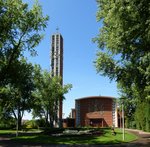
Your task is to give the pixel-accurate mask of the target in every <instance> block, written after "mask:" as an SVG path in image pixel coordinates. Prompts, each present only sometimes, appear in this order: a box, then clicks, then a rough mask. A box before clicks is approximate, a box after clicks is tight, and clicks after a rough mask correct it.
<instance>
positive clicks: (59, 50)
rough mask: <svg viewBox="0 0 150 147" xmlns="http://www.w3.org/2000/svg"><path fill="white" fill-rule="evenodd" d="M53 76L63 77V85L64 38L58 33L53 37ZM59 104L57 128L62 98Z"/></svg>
mask: <svg viewBox="0 0 150 147" xmlns="http://www.w3.org/2000/svg"><path fill="white" fill-rule="evenodd" d="M57 31H58V30H57ZM51 74H52V76H59V77H61V84H62V85H63V37H62V35H61V34H60V33H58V32H57V33H55V34H53V35H52V36H51ZM58 104H59V105H58V112H57V118H58V122H56V124H55V126H56V127H57V126H61V121H62V105H63V104H62V98H59V102H58Z"/></svg>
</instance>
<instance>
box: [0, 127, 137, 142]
mask: <svg viewBox="0 0 150 147" xmlns="http://www.w3.org/2000/svg"><path fill="white" fill-rule="evenodd" d="M103 131H104V134H103V135H100V136H92V135H90V136H86V135H83V136H82V135H81V136H72V135H70V136H57V137H54V136H49V135H42V134H40V133H39V134H34V133H33V134H32V135H31V134H30V135H28V133H26V134H23V136H22V135H21V136H18V137H12V140H15V141H19V142H20V141H21V142H32V143H33V142H34V143H42V144H118V143H122V142H123V141H122V132H121V130H120V129H115V131H116V133H117V134H116V136H113V135H112V134H111V129H103ZM1 133H5V131H2V132H1V131H0V134H1ZM6 133H7V131H6ZM11 133H15V132H13V131H12V132H11ZM135 139H137V137H136V136H135V135H133V134H130V133H128V132H125V141H124V142H130V141H133V140H135Z"/></svg>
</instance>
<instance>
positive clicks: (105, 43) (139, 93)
mask: <svg viewBox="0 0 150 147" xmlns="http://www.w3.org/2000/svg"><path fill="white" fill-rule="evenodd" d="M97 4H98V12H97V20H98V21H101V22H102V23H103V26H102V27H101V28H100V34H98V36H97V37H96V38H94V39H93V40H94V41H95V42H97V43H98V46H99V48H100V49H101V51H98V53H97V59H96V61H95V66H96V69H97V72H98V73H100V74H101V75H103V76H108V77H109V78H110V79H111V80H116V81H117V83H118V87H119V89H120V93H121V97H124V98H127V100H126V110H125V111H126V114H127V115H128V116H127V117H128V118H130V121H131V118H133V117H134V113H135V111H136V113H138V112H139V111H138V105H139V103H145V102H146V103H147V104H148V107H150V86H149V85H150V74H149V73H150V52H149V46H150V42H149V39H150V31H149V30H150V17H149V16H150V11H149V9H150V1H149V0H132V1H129V0H124V1H122V0H117V1H110V0H97ZM136 109H137V110H136ZM143 113H144V114H145V113H148V115H149V116H150V112H149V111H147V110H145V111H144V112H143ZM139 115H140V114H139ZM141 115H142V114H141ZM148 115H146V116H145V117H146V118H144V119H141V121H142V122H140V124H139V123H138V124H139V126H140V128H141V129H144V128H145V125H146V124H147V123H146V121H147V120H148ZM136 120H138V118H137V119H136ZM138 122H139V121H138Z"/></svg>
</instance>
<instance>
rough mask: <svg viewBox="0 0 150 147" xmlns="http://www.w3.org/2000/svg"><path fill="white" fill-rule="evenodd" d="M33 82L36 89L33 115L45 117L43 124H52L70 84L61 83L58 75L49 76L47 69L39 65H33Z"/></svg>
mask: <svg viewBox="0 0 150 147" xmlns="http://www.w3.org/2000/svg"><path fill="white" fill-rule="evenodd" d="M34 82H35V85H36V90H35V92H34V93H33V97H35V102H34V108H33V116H34V117H40V118H42V117H43V116H44V118H45V125H46V126H49V125H50V124H51V126H52V125H53V121H56V122H57V112H58V107H59V105H60V101H62V100H64V94H66V93H67V92H68V91H69V90H70V89H71V87H72V85H71V84H67V85H63V86H62V84H61V78H60V77H51V75H50V73H49V72H48V71H46V70H45V71H42V70H41V68H40V66H38V65H35V70H34Z"/></svg>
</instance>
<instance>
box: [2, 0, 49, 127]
mask: <svg viewBox="0 0 150 147" xmlns="http://www.w3.org/2000/svg"><path fill="white" fill-rule="evenodd" d="M47 20H48V17H47V16H45V17H44V16H43V14H42V9H41V6H40V5H39V4H38V2H37V1H36V3H35V4H33V6H32V8H31V9H29V6H28V4H27V3H24V2H23V1H22V0H11V1H10V0H1V1H0V22H1V23H0V32H1V33H0V106H2V107H3V108H4V111H5V113H6V112H7V113H10V114H13V115H14V117H15V119H16V120H17V122H18V123H17V124H18V126H20V125H21V119H22V116H23V114H24V111H25V110H27V111H30V110H31V108H32V103H33V102H34V100H33V97H32V91H33V90H34V83H33V72H32V71H33V67H32V65H31V64H30V63H27V62H26V60H25V59H24V57H23V53H24V52H25V51H29V52H30V53H31V55H32V56H33V55H36V51H35V49H34V48H35V47H36V46H37V45H38V44H39V42H40V41H41V39H42V38H43V34H42V31H43V30H44V29H45V28H46V23H47Z"/></svg>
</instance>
